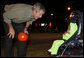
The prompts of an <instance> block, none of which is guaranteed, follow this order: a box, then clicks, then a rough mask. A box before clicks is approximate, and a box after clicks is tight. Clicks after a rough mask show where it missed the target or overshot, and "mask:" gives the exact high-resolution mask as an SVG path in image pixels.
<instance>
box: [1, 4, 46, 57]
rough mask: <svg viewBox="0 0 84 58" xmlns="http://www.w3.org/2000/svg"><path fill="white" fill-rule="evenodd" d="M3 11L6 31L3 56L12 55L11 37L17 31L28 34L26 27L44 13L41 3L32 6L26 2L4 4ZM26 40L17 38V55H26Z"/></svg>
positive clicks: (12, 37) (16, 33)
mask: <svg viewBox="0 0 84 58" xmlns="http://www.w3.org/2000/svg"><path fill="white" fill-rule="evenodd" d="M4 9H5V12H4V13H3V18H4V22H5V24H4V27H5V31H6V34H7V36H6V38H5V40H6V41H5V56H6V57H12V56H13V50H12V48H13V47H12V45H13V39H14V37H15V35H16V36H17V35H18V33H20V32H24V33H27V34H28V31H27V28H28V27H29V25H30V24H32V22H33V21H35V20H37V19H38V18H41V17H42V15H43V14H44V13H45V8H44V6H43V5H42V4H41V3H36V4H34V5H33V6H32V5H27V4H12V5H6V6H5V8H4ZM26 44H27V41H19V40H18V39H17V56H18V57H24V56H26Z"/></svg>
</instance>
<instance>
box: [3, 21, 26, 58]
mask: <svg viewBox="0 0 84 58" xmlns="http://www.w3.org/2000/svg"><path fill="white" fill-rule="evenodd" d="M25 24H26V23H14V22H12V26H13V28H14V30H15V37H16V38H14V39H12V38H9V37H8V36H7V34H8V32H9V26H8V24H6V23H5V22H4V28H5V32H6V37H5V57H13V54H14V53H13V42H14V40H16V45H17V56H18V57H25V56H26V50H27V49H26V48H27V41H19V40H18V39H17V35H18V33H19V32H23V31H24V28H25Z"/></svg>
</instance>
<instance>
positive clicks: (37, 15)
mask: <svg viewBox="0 0 84 58" xmlns="http://www.w3.org/2000/svg"><path fill="white" fill-rule="evenodd" d="M43 14H44V11H43V10H40V11H39V12H36V11H34V18H35V19H38V18H41V17H42V15H43Z"/></svg>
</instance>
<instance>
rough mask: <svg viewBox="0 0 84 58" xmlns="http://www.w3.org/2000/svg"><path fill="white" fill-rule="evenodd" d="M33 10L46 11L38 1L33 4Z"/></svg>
mask: <svg viewBox="0 0 84 58" xmlns="http://www.w3.org/2000/svg"><path fill="white" fill-rule="evenodd" d="M33 10H36V12H38V11H40V10H43V11H44V12H45V11H46V10H45V7H44V6H43V5H42V4H41V3H39V2H37V3H35V4H34V5H33Z"/></svg>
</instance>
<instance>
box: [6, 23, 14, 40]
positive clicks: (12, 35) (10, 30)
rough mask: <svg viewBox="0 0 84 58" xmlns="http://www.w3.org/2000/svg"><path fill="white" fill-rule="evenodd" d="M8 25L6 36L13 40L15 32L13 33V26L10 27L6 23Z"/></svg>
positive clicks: (9, 24)
mask: <svg viewBox="0 0 84 58" xmlns="http://www.w3.org/2000/svg"><path fill="white" fill-rule="evenodd" d="M7 24H8V26H9V33H8V34H7V35H8V36H9V38H11V37H12V38H14V36H15V31H14V29H13V26H12V24H11V23H7Z"/></svg>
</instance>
